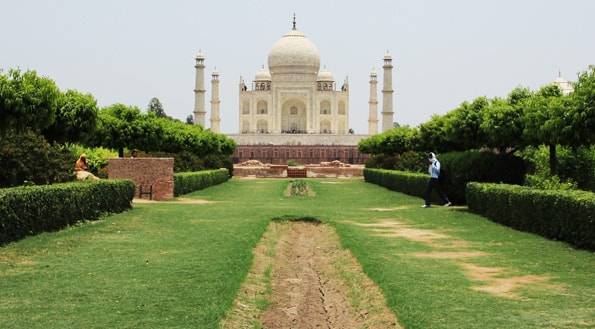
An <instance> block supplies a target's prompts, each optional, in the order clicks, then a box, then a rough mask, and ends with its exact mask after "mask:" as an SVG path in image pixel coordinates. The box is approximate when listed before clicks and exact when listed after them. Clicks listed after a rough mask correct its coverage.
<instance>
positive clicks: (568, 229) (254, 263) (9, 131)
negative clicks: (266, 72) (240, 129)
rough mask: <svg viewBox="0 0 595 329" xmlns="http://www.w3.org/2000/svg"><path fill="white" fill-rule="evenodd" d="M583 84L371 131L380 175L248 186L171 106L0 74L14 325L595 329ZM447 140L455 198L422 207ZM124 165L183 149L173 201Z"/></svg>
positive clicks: (594, 85)
mask: <svg viewBox="0 0 595 329" xmlns="http://www.w3.org/2000/svg"><path fill="white" fill-rule="evenodd" d="M573 88H574V91H573V92H571V93H569V94H563V93H562V91H561V90H560V89H559V88H558V87H557V86H554V85H548V86H545V87H543V88H541V89H539V90H529V89H526V88H516V89H514V90H512V91H511V92H510V94H509V95H508V97H506V98H486V97H479V98H476V99H474V100H470V101H469V102H464V103H462V104H461V105H460V106H459V107H457V108H455V109H453V110H452V111H450V112H448V113H447V114H445V115H442V116H434V117H432V118H431V119H430V120H429V121H427V122H425V123H423V124H421V125H419V126H417V127H408V126H400V127H395V128H394V129H391V130H389V131H387V132H384V133H382V134H377V135H373V136H370V137H369V138H367V139H364V140H362V141H361V142H360V144H359V150H360V152H362V153H366V154H369V155H370V159H369V160H368V162H367V163H366V168H365V169H364V171H363V175H364V177H363V179H361V178H338V179H330V178H322V179H308V178H307V179H283V178H277V179H250V178H246V177H243V178H236V177H233V165H232V161H231V155H232V153H233V152H234V148H235V143H234V142H233V141H232V140H231V139H229V138H228V137H226V136H225V135H222V134H218V133H213V132H212V131H210V130H206V129H203V128H202V127H201V126H200V125H192V124H188V123H186V122H181V121H179V120H177V119H174V118H171V117H169V116H168V115H167V114H166V113H165V111H164V110H163V107H162V106H161V104H160V103H159V101H158V100H157V99H153V100H151V102H150V104H149V106H148V108H147V109H146V110H145V109H139V108H137V107H134V106H128V105H125V104H114V105H111V106H107V107H104V108H98V106H97V102H96V100H95V98H94V97H93V96H92V95H90V94H84V93H81V92H78V91H76V90H66V91H65V90H61V89H60V88H59V87H58V86H57V85H56V84H55V83H54V82H53V81H52V80H51V79H50V78H48V77H43V76H40V75H38V74H37V73H36V72H34V71H20V70H9V71H7V72H2V73H0V186H1V188H0V328H106V327H116V328H189V327H193V328H312V327H326V328H483V329H485V328H593V327H595V314H594V312H593V310H594V309H595V297H594V296H595V280H593V278H594V277H595V254H594V253H593V250H595V194H594V192H595V146H594V142H595V69H593V68H590V69H589V70H587V71H585V72H583V73H581V74H580V76H579V78H578V81H577V82H576V83H575V84H574V86H573ZM429 152H434V153H436V154H437V157H438V159H439V161H440V162H441V168H442V169H441V170H442V171H443V173H444V175H445V176H444V178H443V180H442V184H443V187H444V189H445V191H446V193H447V194H448V196H449V198H450V199H451V201H452V202H453V206H451V207H441V206H439V204H438V203H437V201H438V200H439V199H438V198H437V196H432V198H433V199H432V200H433V201H435V202H433V204H432V207H430V208H425V209H424V208H421V207H420V206H421V205H423V203H424V201H423V199H422V197H423V195H424V193H425V190H426V186H427V184H428V180H429V175H428V172H427V171H428V160H427V154H428V153H429ZM83 153H84V154H85V155H86V159H87V162H86V165H87V168H86V171H88V172H89V173H90V174H92V176H94V177H97V178H99V179H85V180H76V179H75V174H74V173H73V168H74V165H75V162H76V161H77V158H79V157H80V155H81V154H83ZM118 157H124V158H131V157H134V158H139V159H142V158H155V157H167V158H173V159H174V161H173V163H174V164H173V173H172V182H173V195H174V196H175V197H174V198H172V199H170V200H167V201H153V200H147V199H146V198H145V199H143V198H139V195H138V192H139V189H138V186H137V185H138V184H136V183H135V182H133V181H131V180H127V179H108V172H109V165H108V164H109V159H110V158H118Z"/></svg>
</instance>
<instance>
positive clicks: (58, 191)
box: [0, 180, 134, 244]
mask: <svg viewBox="0 0 595 329" xmlns="http://www.w3.org/2000/svg"><path fill="white" fill-rule="evenodd" d="M133 196H134V184H133V183H132V182H131V181H127V180H109V181H108V180H103V181H97V182H72V183H63V184H54V185H45V186H21V187H13V188H7V189H0V244H4V243H7V242H10V241H15V240H18V239H20V238H23V237H25V236H27V235H33V234H38V233H41V232H46V231H55V230H58V229H61V228H63V227H66V226H69V225H72V224H75V223H77V222H79V221H84V220H95V219H98V218H99V217H100V216H101V215H102V214H104V213H116V212H122V211H124V210H126V209H129V208H130V207H131V201H132V198H133Z"/></svg>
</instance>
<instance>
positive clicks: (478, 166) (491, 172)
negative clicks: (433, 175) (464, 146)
mask: <svg viewBox="0 0 595 329" xmlns="http://www.w3.org/2000/svg"><path fill="white" fill-rule="evenodd" d="M438 160H440V165H441V166H442V168H443V169H444V170H446V180H445V182H444V184H445V187H446V194H448V197H449V198H450V199H451V201H452V202H454V203H458V204H464V203H465V186H466V185H467V183H469V182H482V183H506V184H518V185H522V184H523V182H524V179H525V172H526V165H525V162H524V160H523V159H521V158H520V157H517V156H514V155H510V154H495V153H492V152H480V151H464V152H449V153H444V154H442V155H439V156H438Z"/></svg>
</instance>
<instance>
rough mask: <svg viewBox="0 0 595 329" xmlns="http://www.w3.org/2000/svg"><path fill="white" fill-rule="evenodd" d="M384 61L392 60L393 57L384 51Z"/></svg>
mask: <svg viewBox="0 0 595 329" xmlns="http://www.w3.org/2000/svg"><path fill="white" fill-rule="evenodd" d="M384 59H385V60H387V59H393V57H392V56H391V55H390V53H389V52H388V50H387V51H386V53H384Z"/></svg>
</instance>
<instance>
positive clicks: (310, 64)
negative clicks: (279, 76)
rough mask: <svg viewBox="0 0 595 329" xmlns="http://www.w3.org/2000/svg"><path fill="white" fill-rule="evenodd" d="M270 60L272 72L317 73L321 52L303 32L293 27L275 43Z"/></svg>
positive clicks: (270, 53)
mask: <svg viewBox="0 0 595 329" xmlns="http://www.w3.org/2000/svg"><path fill="white" fill-rule="evenodd" d="M268 62H269V63H268V64H269V69H270V70H271V74H275V73H301V74H317V73H318V69H319V68H320V53H319V52H318V48H316V45H314V43H312V41H310V40H308V38H306V36H305V35H304V34H303V33H302V32H300V31H298V30H296V29H293V30H291V31H289V33H287V34H285V35H284V36H283V37H282V38H281V39H280V40H279V41H277V43H275V44H274V45H273V48H271V51H270V52H269V59H268Z"/></svg>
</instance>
